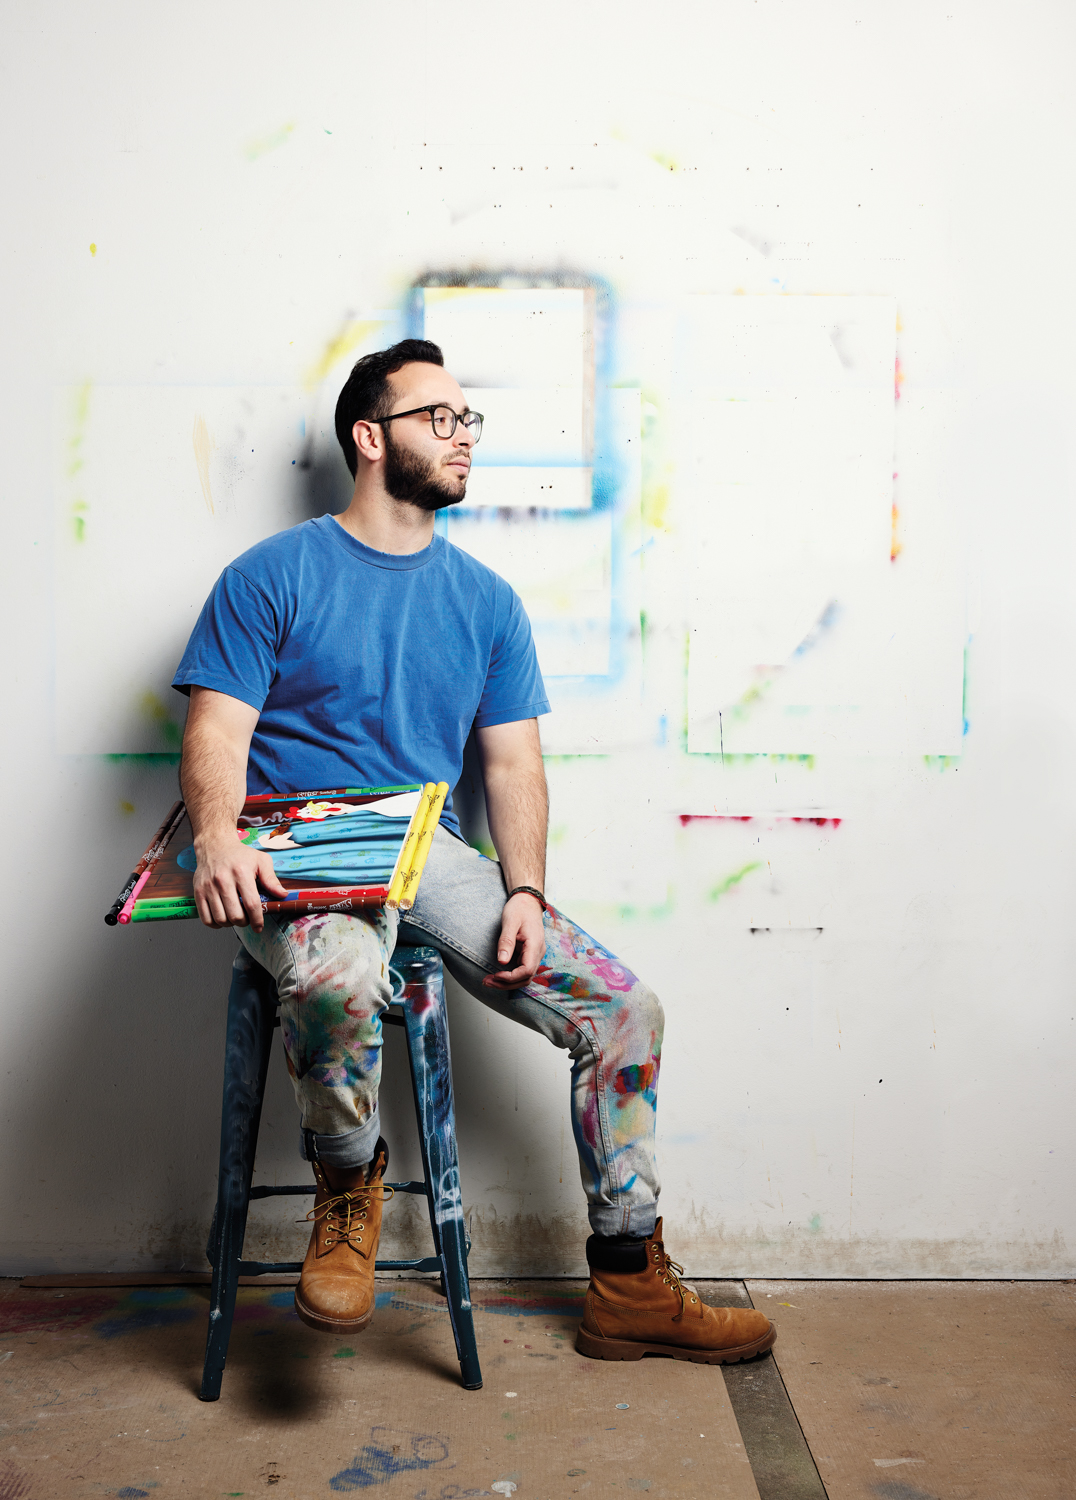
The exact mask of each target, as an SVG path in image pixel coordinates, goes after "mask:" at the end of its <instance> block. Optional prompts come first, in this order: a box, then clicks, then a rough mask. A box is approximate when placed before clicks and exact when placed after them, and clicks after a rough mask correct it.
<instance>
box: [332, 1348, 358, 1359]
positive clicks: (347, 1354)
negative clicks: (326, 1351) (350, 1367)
mask: <svg viewBox="0 0 1076 1500" xmlns="http://www.w3.org/2000/svg"><path fill="white" fill-rule="evenodd" d="M354 1358H355V1351H354V1349H337V1350H336V1351H335V1353H334V1354H333V1359H354Z"/></svg>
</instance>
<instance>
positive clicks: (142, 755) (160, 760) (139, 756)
mask: <svg viewBox="0 0 1076 1500" xmlns="http://www.w3.org/2000/svg"><path fill="white" fill-rule="evenodd" d="M101 759H102V760H110V761H114V762H116V763H117V764H123V765H127V766H178V765H179V762H180V759H181V756H180V754H179V751H178V750H176V751H171V750H143V751H139V752H137V753H135V754H132V755H127V754H124V753H123V752H122V751H120V752H119V753H117V754H113V755H102V756H101Z"/></svg>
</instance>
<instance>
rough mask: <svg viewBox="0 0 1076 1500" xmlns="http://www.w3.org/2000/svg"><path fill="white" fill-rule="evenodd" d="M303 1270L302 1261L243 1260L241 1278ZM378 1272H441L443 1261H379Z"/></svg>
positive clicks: (436, 1258) (425, 1258) (433, 1257)
mask: <svg viewBox="0 0 1076 1500" xmlns="http://www.w3.org/2000/svg"><path fill="white" fill-rule="evenodd" d="M302 1269H303V1263H302V1261H301V1260H241V1261H240V1262H239V1266H238V1274H239V1275H240V1276H269V1275H274V1274H275V1275H277V1276H281V1275H292V1274H294V1275H296V1276H297V1275H298V1274H299V1272H300V1271H301V1270H302ZM376 1269H377V1270H378V1271H440V1270H441V1269H442V1267H441V1260H440V1257H439V1256H437V1255H426V1256H423V1257H422V1259H421V1260H379V1261H378V1262H377V1265H376Z"/></svg>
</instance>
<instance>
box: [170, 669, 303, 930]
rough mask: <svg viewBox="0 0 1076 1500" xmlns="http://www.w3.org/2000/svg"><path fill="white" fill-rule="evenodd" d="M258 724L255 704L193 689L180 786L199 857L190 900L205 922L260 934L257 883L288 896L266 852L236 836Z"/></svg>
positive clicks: (271, 891) (260, 922)
mask: <svg viewBox="0 0 1076 1500" xmlns="http://www.w3.org/2000/svg"><path fill="white" fill-rule="evenodd" d="M257 722H258V711H257V709H254V708H251V707H250V706H249V704H246V703H243V702H241V701H240V700H239V699H238V698H230V697H228V696H227V695H226V694H224V693H217V692H213V691H212V690H211V689H210V688H194V689H192V691H191V707H190V713H189V714H188V715H187V727H186V729H185V730H184V732H183V762H182V765H181V766H180V770H179V784H180V786H181V787H182V788H183V799H184V801H185V802H186V804H187V812H188V814H189V815H190V820H191V829H192V831H193V833H194V852H195V855H196V856H197V860H198V868H197V869H196V870H195V872H194V899H195V901H196V902H197V905H198V914H199V916H200V917H201V919H202V921H203V922H204V923H205V924H206V926H207V927H233V926H239V927H242V926H245V925H246V923H247V922H248V921H249V923H250V925H251V926H252V927H253V928H254V929H255V931H257V932H260V931H261V928H262V906H261V897H260V895H259V891H258V884H259V882H261V884H262V886H263V887H264V888H265V889H266V890H267V891H269V892H270V894H271V895H273V896H276V897H278V898H279V897H281V896H283V895H285V894H286V892H285V890H284V887H283V886H282V885H281V884H280V881H279V880H278V879H277V877H276V874H275V872H274V870H273V859H272V855H270V854H259V853H257V852H256V851H255V850H254V849H250V848H248V847H247V846H246V845H245V844H243V843H241V842H240V841H239V839H237V838H236V825H237V823H238V821H239V815H240V813H241V812H242V810H243V803H244V801H245V800H246V789H247V788H246V781H247V756H248V755H249V753H250V739H251V735H252V734H253V732H254V727H255V725H256V724H257Z"/></svg>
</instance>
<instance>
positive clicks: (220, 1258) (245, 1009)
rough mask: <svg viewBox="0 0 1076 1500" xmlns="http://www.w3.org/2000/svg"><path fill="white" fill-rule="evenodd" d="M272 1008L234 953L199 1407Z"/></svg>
mask: <svg viewBox="0 0 1076 1500" xmlns="http://www.w3.org/2000/svg"><path fill="white" fill-rule="evenodd" d="M275 1001H276V986H275V985H274V983H273V980H272V978H271V976H270V975H269V974H267V973H266V971H265V970H264V969H263V968H262V967H261V966H260V964H256V963H255V962H254V960H253V959H252V958H250V957H249V956H248V955H247V954H246V953H241V954H240V956H239V958H238V959H237V960H236V964H235V967H234V968H233V971H232V987H231V990H230V991H229V994H228V1039H227V1042H226V1045H225V1051H224V1098H223V1102H222V1105H221V1117H220V1168H219V1172H218V1176H217V1206H216V1210H215V1212H214V1215H213V1228H212V1230H211V1232H210V1243H209V1252H208V1253H209V1257H210V1260H211V1261H212V1262H213V1286H212V1291H211V1295H210V1304H209V1333H208V1336H207V1338H206V1348H205V1366H204V1368H203V1370H202V1389H201V1392H200V1395H201V1398H202V1400H203V1401H216V1400H217V1398H218V1397H219V1396H220V1384H221V1380H222V1378H223V1376H224V1361H225V1359H226V1358H227V1354H228V1340H229V1338H230V1336H231V1332H232V1315H233V1313H234V1312H235V1294H236V1292H237V1291H238V1289H239V1261H240V1259H241V1257H242V1254H243V1238H244V1236H245V1234H246V1227H247V1208H248V1206H249V1203H250V1183H251V1178H252V1177H253V1175H254V1152H255V1149H256V1147H257V1144H258V1125H259V1123H260V1121H261V1113H262V1097H263V1095H264V1093H265V1075H266V1073H267V1072H268V1068H269V1053H270V1051H271V1048H272V1043H273V1019H274V1006H275Z"/></svg>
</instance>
